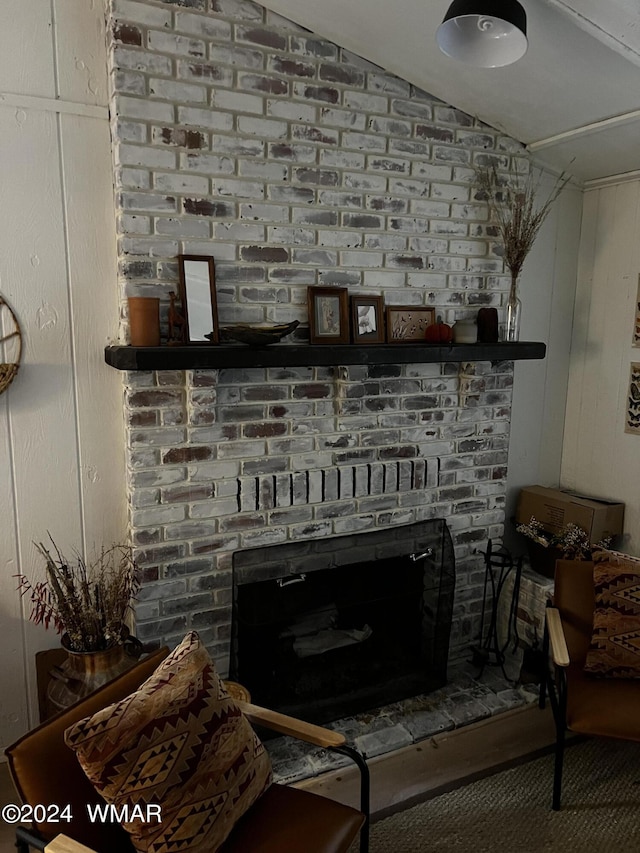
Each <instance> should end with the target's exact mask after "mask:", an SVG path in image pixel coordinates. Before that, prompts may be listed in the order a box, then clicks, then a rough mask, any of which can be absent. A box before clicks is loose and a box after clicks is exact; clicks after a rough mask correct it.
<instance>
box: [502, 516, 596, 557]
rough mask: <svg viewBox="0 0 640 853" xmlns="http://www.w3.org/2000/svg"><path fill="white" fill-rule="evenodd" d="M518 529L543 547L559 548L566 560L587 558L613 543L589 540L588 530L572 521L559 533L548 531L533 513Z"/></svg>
mask: <svg viewBox="0 0 640 853" xmlns="http://www.w3.org/2000/svg"><path fill="white" fill-rule="evenodd" d="M516 530H517V531H518V533H522V534H523V535H524V536H527V537H528V538H529V539H532V540H533V541H534V542H536V543H537V544H538V545H542V547H543V548H557V549H558V551H561V552H562V556H563V558H564V559H565V560H587V559H589V557H590V556H591V551H592V550H593V549H594V548H604V549H606V548H608V547H609V545H610V544H611V539H603V540H602V541H600V542H598V543H591V542H589V536H588V534H587V531H586V530H584V529H583V528H582V527H580V526H579V525H577V524H573V523H572V522H570V523H569V524H565V526H564V527H563V528H562V529H561V530H560V531H559V532H558V533H547V531H546V530H545V529H544V528H543V526H542V524H541V523H540V522H539V521H538V520H537V518H536V517H535V516H533V515H532V516H531V519H530V520H529V523H528V524H518V525H517V527H516Z"/></svg>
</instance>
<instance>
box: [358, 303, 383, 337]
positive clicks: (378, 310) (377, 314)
mask: <svg viewBox="0 0 640 853" xmlns="http://www.w3.org/2000/svg"><path fill="white" fill-rule="evenodd" d="M351 340H352V342H353V343H354V344H382V343H384V300H383V298H382V296H352V297H351Z"/></svg>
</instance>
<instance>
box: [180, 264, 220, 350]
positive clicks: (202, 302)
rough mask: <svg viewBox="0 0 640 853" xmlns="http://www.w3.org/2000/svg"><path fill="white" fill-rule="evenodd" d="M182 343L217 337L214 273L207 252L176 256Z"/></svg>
mask: <svg viewBox="0 0 640 853" xmlns="http://www.w3.org/2000/svg"><path fill="white" fill-rule="evenodd" d="M178 273H179V276H180V279H179V287H180V303H181V309H182V318H181V322H182V326H183V333H182V340H183V343H187V344H189V343H212V344H217V343H218V342H219V340H220V327H219V325H218V304H217V300H216V272H215V264H214V261H213V258H212V257H211V256H210V255H178Z"/></svg>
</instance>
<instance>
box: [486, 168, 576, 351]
mask: <svg viewBox="0 0 640 853" xmlns="http://www.w3.org/2000/svg"><path fill="white" fill-rule="evenodd" d="M513 162H514V165H512V167H511V169H510V170H509V171H507V172H506V173H501V172H499V171H498V168H497V165H496V163H495V161H494V160H490V161H488V162H487V163H485V164H483V165H480V166H478V167H477V169H476V180H477V183H478V187H479V190H480V196H479V197H480V198H481V199H482V200H485V201H486V202H487V203H488V205H489V211H490V214H491V218H492V219H493V220H494V222H495V224H496V226H497V228H498V231H499V233H500V239H501V241H502V247H503V260H504V263H505V265H506V266H507V267H508V269H509V272H510V273H511V286H510V288H509V297H508V301H507V310H506V327H505V339H506V340H507V341H517V340H518V339H519V337H520V321H521V316H522V303H521V301H520V297H519V296H518V279H519V276H520V272H521V270H522V267H523V265H524V262H525V259H526V257H527V255H528V254H529V252H530V251H531V247H532V246H533V243H534V241H535V239H536V237H537V236H538V232H539V231H540V228H541V227H542V223H543V222H544V221H545V219H546V218H547V216H548V214H549V211H550V210H551V207H552V205H553V203H554V202H555V201H556V199H557V198H558V196H559V195H560V193H561V192H562V190H563V189H564V188H565V186H566V185H567V182H568V181H569V180H570V176H569V175H566V174H565V173H564V172H563V173H562V174H561V175H560V176H559V177H558V178H557V179H556V181H555V183H554V184H553V186H552V188H551V190H550V191H549V193H548V195H547V196H546V198H545V199H544V200H543V201H542V202H540V203H538V201H537V199H538V196H539V193H540V186H541V181H542V172H540V171H539V172H538V174H537V177H536V176H535V172H534V168H533V167H532V165H531V164H530V163H529V162H527V161H524V160H522V158H519V159H514V161H513Z"/></svg>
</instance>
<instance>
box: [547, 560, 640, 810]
mask: <svg viewBox="0 0 640 853" xmlns="http://www.w3.org/2000/svg"><path fill="white" fill-rule="evenodd" d="M594 609H595V590H594V580H593V563H592V562H590V561H588V560H581V561H576V560H558V561H557V563H556V569H555V587H554V593H553V602H552V603H551V606H549V607H547V611H546V616H547V618H546V628H545V639H544V659H545V661H548V660H549V649H550V650H551V658H552V661H553V665H554V666H553V669H551V668H550V667H549V666H547V667H546V673H545V677H544V678H543V679H542V682H541V685H540V707H541V708H544V706H545V699H546V695H547V694H548V695H549V700H550V702H551V708H552V711H553V716H554V720H555V726H556V749H555V768H554V779H553V799H552V807H553V809H555V810H556V811H557V810H558V809H559V808H560V797H561V790H562V766H563V758H564V745H565V734H566V731H567V730H569V731H572V732H577V733H579V734H582V735H594V736H598V737H611V738H619V739H621V740H631V741H640V679H626V678H602V677H594V676H593V675H588V674H586V673H585V672H584V664H585V659H586V656H587V651H588V649H589V644H590V641H591V634H592V630H593V613H594Z"/></svg>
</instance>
